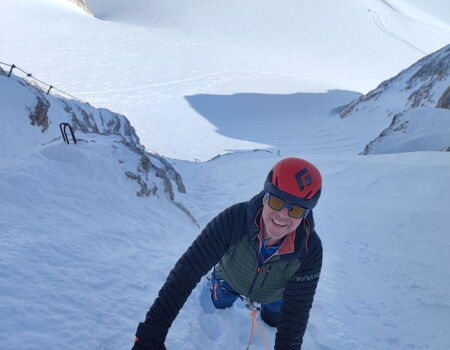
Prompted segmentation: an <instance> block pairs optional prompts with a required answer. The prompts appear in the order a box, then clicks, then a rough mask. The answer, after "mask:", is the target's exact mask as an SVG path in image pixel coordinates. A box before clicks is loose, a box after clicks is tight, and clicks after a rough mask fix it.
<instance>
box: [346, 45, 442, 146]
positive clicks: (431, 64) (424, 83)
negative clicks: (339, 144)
mask: <svg viewBox="0 0 450 350" xmlns="http://www.w3.org/2000/svg"><path fill="white" fill-rule="evenodd" d="M417 109H421V112H420V113H409V112H410V111H414V110H417ZM442 109H450V45H447V46H445V47H444V48H442V49H441V50H439V51H437V52H435V53H433V54H431V55H428V56H426V57H424V58H423V59H421V60H419V61H418V62H416V63H415V64H414V65H412V66H411V67H409V68H407V69H405V70H403V71H402V72H400V73H399V74H398V75H396V76H395V77H393V78H391V79H389V80H386V81H384V82H383V83H381V84H380V85H379V86H378V87H377V88H376V89H375V90H373V91H370V92H369V93H368V94H367V95H364V96H361V97H360V98H358V99H357V100H355V101H354V102H352V103H350V104H349V105H348V106H346V107H345V108H344V109H343V110H342V112H341V113H340V116H341V118H347V117H352V118H358V117H359V118H368V119H372V121H373V122H376V125H377V126H378V127H379V126H383V125H386V124H387V123H388V121H389V120H391V123H390V125H389V126H388V127H387V128H385V129H384V130H383V131H382V132H381V133H380V134H379V136H378V137H376V138H375V139H373V140H372V141H371V142H369V143H368V144H367V146H366V147H365V149H364V151H363V152H361V154H371V153H383V152H389V153H390V152H397V151H399V152H400V151H408V150H409V151H413V150H414V151H417V150H436V151H439V150H442V148H443V147H442V144H443V142H445V141H443V140H442V138H443V137H444V138H445V137H447V136H445V135H447V134H448V132H447V129H448V127H447V126H450V119H449V118H448V115H447V114H446V113H442ZM425 117H426V118H428V119H427V121H426V122H422V121H421V119H420V118H425ZM390 118H392V119H390ZM408 118H413V119H411V120H408ZM431 121H434V122H435V124H434V126H433V124H432V122H431ZM438 125H439V126H438ZM380 129H381V128H380ZM421 130H422V132H423V135H422V136H421ZM425 130H426V132H425ZM408 135H409V136H408ZM433 138H434V139H433ZM414 142H416V144H413V143H414ZM388 143H391V144H392V145H393V146H392V147H390V146H389V145H388ZM420 147H422V148H420Z"/></svg>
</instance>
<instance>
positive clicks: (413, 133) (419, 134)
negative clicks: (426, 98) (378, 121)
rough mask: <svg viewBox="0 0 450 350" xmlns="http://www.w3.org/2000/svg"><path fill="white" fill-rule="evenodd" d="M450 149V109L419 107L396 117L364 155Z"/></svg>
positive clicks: (369, 145) (367, 148)
mask: <svg viewBox="0 0 450 350" xmlns="http://www.w3.org/2000/svg"><path fill="white" fill-rule="evenodd" d="M449 148H450V110H445V109H438V108H431V107H420V108H414V109H409V110H407V111H405V112H403V113H399V114H397V115H395V116H394V118H393V120H392V123H391V125H389V127H388V128H386V129H385V130H384V131H383V132H382V133H381V134H380V136H379V137H378V138H376V139H375V140H373V141H372V142H370V143H369V144H368V145H367V146H366V149H365V150H364V152H363V154H378V153H399V152H414V151H441V150H446V149H449Z"/></svg>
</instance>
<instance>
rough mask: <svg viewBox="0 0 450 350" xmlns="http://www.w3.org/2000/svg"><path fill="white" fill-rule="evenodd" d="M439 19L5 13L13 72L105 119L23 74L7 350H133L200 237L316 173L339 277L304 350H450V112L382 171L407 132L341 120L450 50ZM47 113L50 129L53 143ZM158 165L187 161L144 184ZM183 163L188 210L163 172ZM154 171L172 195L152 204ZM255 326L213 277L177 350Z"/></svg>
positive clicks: (15, 104)
mask: <svg viewBox="0 0 450 350" xmlns="http://www.w3.org/2000/svg"><path fill="white" fill-rule="evenodd" d="M417 2H418V0H416V1H413V0H411V1H403V0H391V1H369V0H363V1H357V2H356V1H355V2H335V1H323V2H317V1H301V2H297V1H286V2H283V5H280V4H278V3H277V4H276V5H275V3H274V2H270V1H264V2H261V1H248V2H245V3H243V2H237V1H229V2H227V6H220V2H219V1H207V2H206V1H200V0H197V1H194V2H193V3H192V6H188V5H184V4H181V3H179V2H176V1H164V2H162V1H154V2H151V3H149V2H144V1H138V0H134V1H127V2H125V1H119V0H115V1H112V0H110V1H108V2H107V1H101V0H88V1H86V4H87V5H88V7H89V8H90V9H91V11H92V13H93V15H89V14H86V13H85V12H83V11H82V10H80V9H78V8H77V7H76V6H75V5H74V4H72V3H70V2H68V1H63V0H42V1H39V2H31V1H29V0H1V2H0V42H1V44H2V45H1V47H2V50H1V51H0V62H6V63H10V64H11V63H15V64H16V65H18V66H20V67H22V68H23V69H26V70H27V71H30V72H32V73H33V75H34V76H37V77H39V78H40V79H42V80H44V81H46V82H48V83H50V84H53V85H55V86H57V87H58V88H60V89H62V90H64V91H67V92H69V93H71V94H73V95H75V96H77V97H79V98H80V99H83V100H86V101H88V102H89V103H90V104H91V106H89V105H85V104H82V103H81V102H77V101H72V100H67V99H61V98H59V97H57V96H52V95H48V96H46V95H45V90H43V91H41V92H40V93H39V92H38V89H36V88H35V87H33V86H32V85H30V84H29V82H31V83H33V80H32V78H30V77H29V78H28V79H27V80H23V79H22V78H20V76H21V73H20V71H18V70H15V71H14V73H13V75H12V77H9V78H8V77H7V76H6V73H7V72H8V69H7V68H9V67H8V66H5V65H1V68H3V70H4V72H3V73H1V74H0V123H1V125H0V158H1V162H0V244H1V249H0V277H1V279H0V280H1V288H0V313H1V315H2V317H1V318H0V344H1V345H0V348H1V349H2V350H17V349H20V350H22V349H23V350H42V349H49V350H50V349H74V348H76V349H80V350H83V349H86V350H88V349H89V350H91V349H99V350H100V349H104V350H106V349H108V350H111V349H117V350H122V349H130V348H131V346H132V344H133V341H134V332H135V330H136V327H137V324H138V322H140V321H142V320H143V319H144V317H145V312H146V311H147V309H148V307H149V306H150V305H151V304H152V302H153V300H154V298H155V297H156V295H157V293H158V291H159V288H160V287H161V285H162V283H163V282H164V280H165V278H166V277H167V274H168V272H169V270H170V269H171V268H172V267H173V265H174V263H175V262H176V261H177V259H178V258H179V257H180V256H181V254H182V253H183V252H184V251H185V250H186V248H187V247H188V246H189V244H190V243H191V242H192V240H193V239H194V238H195V237H196V236H197V235H198V233H199V231H200V229H201V228H202V227H203V226H204V225H206V224H207V223H208V222H209V220H211V218H213V217H214V216H215V215H216V214H217V213H219V212H220V211H221V210H223V209H224V208H225V207H227V206H229V205H231V204H234V203H236V202H239V201H244V200H248V199H249V198H251V197H252V196H253V195H254V194H256V193H258V192H259V191H261V189H262V186H263V183H264V179H265V177H266V175H267V172H268V171H269V170H270V169H271V167H272V166H273V165H274V164H275V163H276V162H277V161H278V160H280V159H281V158H282V157H288V156H296V157H302V158H305V159H307V160H309V161H311V162H313V163H314V164H315V165H317V167H318V168H319V169H320V170H321V172H322V175H323V180H324V188H323V194H322V197H321V199H320V202H319V205H318V206H317V208H316V209H315V210H314V216H315V219H316V228H317V231H318V233H319V235H320V237H321V239H322V242H323V245H324V266H323V273H322V276H321V280H320V282H319V287H318V290H317V293H316V297H315V302H314V305H313V308H312V311H311V316H310V322H309V325H308V328H307V331H306V334H305V338H304V345H303V347H302V348H303V349H312V350H331V349H345V350H350V349H370V350H372V349H373V350H385V349H395V350H396V349H405V350H406V349H408V350H409V349H417V350H424V349H430V350H446V349H449V348H450V336H449V334H448V324H450V285H449V283H448V281H450V270H449V266H450V257H449V254H448V251H449V249H450V239H449V237H448V227H449V226H450V216H449V215H448V214H449V210H448V203H449V198H450V184H449V181H448V179H449V178H450V152H438V151H436V148H439V149H441V148H444V147H446V146H450V140H449V139H448V138H447V135H448V134H446V133H445V132H447V131H446V130H448V129H449V127H448V125H449V117H450V116H449V113H448V112H449V111H448V110H446V109H436V108H435V107H434V106H431V105H428V106H425V107H421V108H416V109H410V110H406V111H405V110H401V111H397V112H398V113H399V112H402V113H403V114H402V115H401V116H398V118H397V122H398V123H399V124H402V123H403V124H404V122H406V121H407V123H406V126H407V127H406V129H401V128H394V129H398V130H396V132H398V133H400V134H401V135H400V137H399V135H387V137H385V138H383V140H382V141H380V143H379V145H378V146H376V147H378V148H377V149H378V152H372V153H389V154H374V155H366V156H365V155H359V153H360V152H361V151H362V150H364V148H365V147H366V145H368V144H369V143H370V142H371V141H373V140H375V139H376V138H377V137H378V136H379V135H380V133H381V132H383V130H385V129H386V128H387V127H388V126H389V125H390V124H391V123H392V118H393V116H392V115H389V114H385V113H380V115H378V116H375V115H374V114H373V116H374V117H373V118H372V117H370V113H367V115H362V116H363V117H360V116H361V115H359V117H358V115H352V114H349V115H348V116H347V117H345V118H341V116H340V113H341V112H342V111H343V110H344V109H345V106H348V105H349V103H351V102H353V101H356V100H357V99H358V98H359V97H360V96H361V95H362V94H365V93H367V91H369V90H372V89H374V88H375V87H376V86H377V85H378V84H380V82H381V81H384V80H386V79H388V78H391V77H393V76H395V75H396V74H398V73H399V72H400V71H401V70H403V69H405V68H408V67H409V66H410V65H412V64H413V63H415V62H416V61H417V60H419V59H420V58H422V57H424V56H425V55H426V54H431V53H432V52H434V51H436V50H438V49H441V48H442V47H443V46H444V45H447V44H448V43H449V40H448V39H449V38H450V26H449V23H448V22H445V19H443V18H442V17H440V19H438V18H437V17H436V16H433V11H431V12H427V11H426V10H427V8H426V7H419V6H418V4H417ZM228 3H229V4H228ZM434 4H435V6H437V5H436V3H434ZM106 5H108V6H106ZM445 6H447V4H446V3H445V2H444V1H442V7H440V8H441V9H445ZM231 20H233V21H232V23H230V21H231ZM16 74H17V75H16ZM33 84H34V83H33ZM438 90H439V91H440V92H441V91H443V90H442V87H439V89H438ZM444 90H445V89H444ZM392 91H397V90H396V89H393V90H392ZM392 91H391V92H389V93H388V94H387V95H386V96H388V97H389V99H392V98H395V92H392ZM433 91H434V90H433ZM397 92H401V91H399V90H398V91H397ZM37 96H40V97H41V98H42V99H43V100H44V101H48V103H49V107H48V113H47V115H48V118H49V124H48V127H45V125H44V126H42V125H31V123H32V122H33V120H31V119H30V117H29V116H30V114H33V111H34V112H36V110H37V109H35V107H36V106H37V104H38V99H37ZM397 97H398V98H399V99H400V100H401V101H400V102H401V103H402V106H404V105H405V104H404V102H405V95H404V94H401V93H400V94H398V95H397ZM386 101H387V100H386ZM370 103H373V102H370ZM380 103H381V102H380ZM44 105H45V103H44ZM68 105H69V106H71V107H72V108H71V109H72V110H73V111H74V113H76V116H75V117H74V116H73V115H72V114H71V113H70V112H68V110H67V106H68ZM94 107H105V108H109V109H111V110H112V111H114V112H115V113H113V112H109V111H106V110H97V109H95V108H94ZM391 107H392V105H390V104H389V103H387V102H386V103H384V102H382V105H380V106H377V108H379V110H384V111H385V110H388V109H389V108H391ZM78 108H79V109H78ZM81 110H85V111H87V112H88V113H87V114H88V115H89V114H91V115H92V117H91V118H89V117H87V118H86V119H83V116H84V115H83V113H82V112H81ZM77 111H78V112H77ZM116 113H121V114H124V115H125V117H126V118H127V119H128V120H130V122H131V126H133V127H134V128H135V130H136V134H137V136H139V138H140V143H139V140H138V139H137V136H136V137H135V136H134V135H135V134H134V133H132V132H131V131H130V129H129V128H125V127H124V126H125V125H126V124H124V123H125V117H123V116H122V115H120V114H116ZM358 113H359V112H358ZM73 118H75V120H79V121H80V123H81V124H77V123H75V122H74V119H73ZM77 118H78V119H77ZM109 118H110V119H109ZM116 118H117V119H116ZM402 118H405V119H402ZM108 120H109V121H112V120H116V121H117V120H119V121H120V123H119V124H115V125H120V126H121V127H117V128H110V127H109V126H108V125H109V123H108V122H107V121H108ZM101 121H104V123H102V122H101ZM430 121H431V122H430ZM60 122H69V123H73V125H74V126H77V125H78V128H76V135H77V137H79V138H80V140H81V142H78V143H77V144H74V143H71V144H69V145H67V144H65V143H64V142H63V140H62V138H61V134H60V130H59V127H58V125H59V123H60ZM83 123H85V124H83ZM436 124H437V125H438V126H439V128H436ZM82 125H87V126H89V125H90V127H86V128H84V129H83V128H82ZM94 125H103V126H104V127H105V128H104V129H103V128H99V130H96V129H95V128H94ZM439 129H440V130H442V134H440V135H437V134H436V131H437V130H439ZM405 130H407V132H406V133H403V131H405ZM430 135H432V137H429V136H430ZM438 136H439V137H438ZM126 137H128V138H126ZM424 137H425V138H426V140H427V142H422V141H421V140H423V138H424ZM431 139H434V140H435V142H436V145H434V146H435V147H436V148H433V150H435V151H430V149H429V148H427V147H428V146H429V145H430V142H429V141H430V140H431ZM124 140H125V141H124ZM130 144H131V145H134V146H133V147H131V148H130ZM434 146H433V147H434ZM144 147H145V149H146V150H148V151H155V152H158V153H159V154H160V155H163V156H164V157H165V158H161V160H160V161H158V160H157V159H158V158H157V157H160V155H157V154H153V155H152V154H148V157H153V158H151V159H152V160H153V161H154V162H155V165H156V168H158V169H159V170H156V169H153V168H152V169H150V170H149V171H148V173H145V174H144V172H142V171H140V170H139V169H142V153H139V152H143V149H144ZM374 147H375V145H374ZM374 149H375V148H374ZM133 150H134V151H133ZM404 151H407V152H404ZM136 152H138V153H136ZM399 152H401V153H399ZM225 153H227V154H225ZM213 157H214V158H213ZM210 158H213V159H210ZM207 159H210V160H208V161H205V160H207ZM165 162H167V164H166V163H165ZM169 166H170V167H173V169H174V171H176V172H171V173H170V174H172V175H170V176H169V179H170V180H169V181H170V182H171V183H173V193H172V194H169V193H167V192H165V191H164V188H165V187H164V186H165V184H167V182H164V181H163V179H162V178H161V177H158V176H157V174H160V172H161V171H162V169H168V167H169ZM127 172H128V173H129V172H133V173H134V174H135V175H136V178H133V177H132V176H131V177H130V176H127V175H126V174H127ZM176 173H178V174H181V177H182V181H183V184H184V185H185V187H186V191H185V192H184V191H180V188H179V187H178V190H177V186H176V184H175V175H174V174H176ZM137 175H140V176H142V179H146V181H147V180H148V185H149V187H150V188H152V186H153V185H155V186H156V187H157V190H156V191H155V195H148V196H147V195H145V196H142V195H141V196H138V195H137V192H139V189H140V184H142V181H141V183H139V178H137ZM146 176H147V177H146ZM142 179H141V180H142ZM181 208H187V210H189V213H191V214H192V216H193V217H194V218H195V221H193V220H192V219H191V217H190V216H189V215H188V212H187V211H183V210H180V209H181ZM196 222H197V223H198V224H199V226H200V228H199V227H198V226H197V225H196ZM249 328H250V316H249V313H248V310H247V309H246V308H245V307H244V306H243V305H242V304H240V303H237V304H236V305H235V306H233V307H232V308H230V309H227V310H214V309H212V308H211V304H210V301H209V295H208V289H207V287H206V281H205V280H202V281H201V283H200V284H199V285H198V286H197V288H196V289H195V290H194V291H193V293H192V295H191V296H190V298H189V299H188V301H187V303H186V305H185V306H184V307H183V309H182V310H181V312H180V314H179V316H178V317H177V319H176V321H175V322H174V324H173V326H172V328H171V329H170V331H169V335H168V338H167V341H166V346H167V348H168V349H169V350H171V349H186V350H190V349H192V350H193V349H199V350H207V349H208V350H211V349H212V350H214V349H221V350H222V349H244V348H245V346H246V343H247V339H248V336H249ZM264 332H265V333H266V335H267V336H268V338H269V341H270V342H271V343H273V341H274V336H275V330H274V329H272V328H270V327H268V326H265V325H264ZM259 348H261V342H260V341H259V340H258V339H255V343H254V344H253V345H252V346H251V349H259Z"/></svg>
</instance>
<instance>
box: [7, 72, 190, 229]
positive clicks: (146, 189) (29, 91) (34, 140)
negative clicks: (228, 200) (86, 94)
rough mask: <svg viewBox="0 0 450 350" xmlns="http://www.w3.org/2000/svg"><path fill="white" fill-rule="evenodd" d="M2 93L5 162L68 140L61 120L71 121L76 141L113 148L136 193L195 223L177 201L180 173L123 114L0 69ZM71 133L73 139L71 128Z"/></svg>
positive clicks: (115, 160) (55, 150)
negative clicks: (166, 204)
mask: <svg viewBox="0 0 450 350" xmlns="http://www.w3.org/2000/svg"><path fill="white" fill-rule="evenodd" d="M0 92H1V93H0V106H1V107H0V116H1V121H2V126H1V128H0V156H1V158H2V160H3V161H4V162H5V163H6V162H8V160H10V161H13V160H14V159H17V158H18V157H21V156H22V155H23V154H29V153H40V152H44V153H45V152H47V153H48V152H49V150H48V149H47V148H49V147H54V146H57V144H61V143H64V140H63V138H62V135H61V129H60V123H68V124H69V125H70V126H71V127H72V128H73V130H74V132H75V138H76V139H77V141H78V144H85V145H87V146H88V145H89V144H91V145H95V144H102V146H103V147H102V149H100V148H98V149H94V152H97V153H98V152H100V151H102V152H105V151H104V149H105V148H106V149H108V150H109V151H108V152H109V153H108V156H109V154H112V155H113V157H115V158H116V159H112V161H114V162H115V163H117V162H118V163H120V166H121V169H122V171H123V182H126V181H132V182H134V183H135V189H136V195H137V196H140V197H148V196H153V195H157V196H160V197H161V196H162V197H163V198H164V197H166V196H167V197H168V199H169V200H170V201H172V202H173V203H174V204H175V205H176V206H178V207H179V208H180V209H181V210H182V211H184V212H185V213H186V214H187V215H188V216H190V217H191V219H193V221H194V222H195V220H194V218H193V217H192V215H191V214H190V212H189V211H188V210H187V209H186V208H185V207H184V206H183V205H182V204H181V203H178V202H177V201H175V193H176V192H177V191H178V192H179V193H185V192H186V190H185V186H184V184H183V181H182V178H181V175H180V174H179V173H178V172H177V171H176V170H175V169H174V168H173V167H172V165H171V164H170V163H169V162H168V161H167V160H166V159H165V158H163V157H161V156H159V155H158V154H154V153H148V152H146V151H145V149H144V146H142V145H141V144H140V142H139V137H138V136H137V135H136V132H135V130H134V128H133V127H132V126H131V124H130V122H129V121H128V119H127V118H126V117H125V116H123V115H121V114H118V113H114V112H111V111H109V110H107V109H103V108H94V107H92V106H91V105H89V104H87V103H83V102H81V101H76V100H73V99H66V98H63V97H60V96H54V95H47V94H46V92H44V91H43V90H41V88H40V87H39V86H37V84H36V83H35V82H34V81H27V80H25V79H22V78H19V77H16V76H14V74H13V75H11V77H8V76H7V73H6V72H5V71H4V70H3V69H2V68H1V67H0ZM30 125H31V126H32V127H30ZM67 130H69V129H67ZM68 136H69V141H70V142H71V143H73V141H72V137H71V135H70V132H68ZM77 146H78V145H77ZM67 147H74V146H73V145H71V146H69V145H68V146H67ZM81 151H83V147H82V149H81ZM51 152H58V150H57V149H53V150H52V151H51ZM119 154H120V156H119ZM98 155H99V156H100V157H104V156H105V154H103V153H102V154H98ZM99 172H101V169H99ZM108 175H109V174H105V176H108Z"/></svg>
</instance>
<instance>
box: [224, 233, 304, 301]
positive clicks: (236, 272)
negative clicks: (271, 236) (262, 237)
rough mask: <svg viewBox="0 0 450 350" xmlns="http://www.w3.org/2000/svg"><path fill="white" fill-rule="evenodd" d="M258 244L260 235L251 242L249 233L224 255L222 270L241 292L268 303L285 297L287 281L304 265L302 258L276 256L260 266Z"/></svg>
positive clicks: (226, 278)
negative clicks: (301, 264) (301, 262)
mask: <svg viewBox="0 0 450 350" xmlns="http://www.w3.org/2000/svg"><path fill="white" fill-rule="evenodd" d="M305 226H307V225H305ZM305 226H304V227H305ZM297 234H300V233H299V232H298V233H297ZM258 245H259V242H258V238H257V237H255V240H253V241H251V240H250V238H249V236H248V235H247V234H246V235H244V237H242V239H241V240H240V241H238V242H237V243H236V244H234V245H233V246H231V247H230V248H229V249H228V251H227V252H226V253H225V255H224V256H223V257H222V259H221V260H220V263H219V269H220V272H221V274H222V278H223V279H224V280H225V281H226V282H227V283H229V284H230V286H231V287H233V289H234V290H235V291H237V292H238V293H239V294H241V295H243V296H246V297H249V298H250V299H252V300H254V301H256V302H258V303H263V304H268V303H271V302H274V301H275V300H278V299H281V298H282V297H283V292H284V288H285V285H286V283H287V281H288V280H289V279H290V278H291V277H292V276H293V275H294V274H295V273H296V272H297V271H298V269H299V268H300V260H299V259H298V258H293V259H281V258H280V256H279V255H274V256H272V257H271V258H270V259H269V260H268V261H267V262H266V263H265V264H264V265H260V263H259V259H258Z"/></svg>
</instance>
